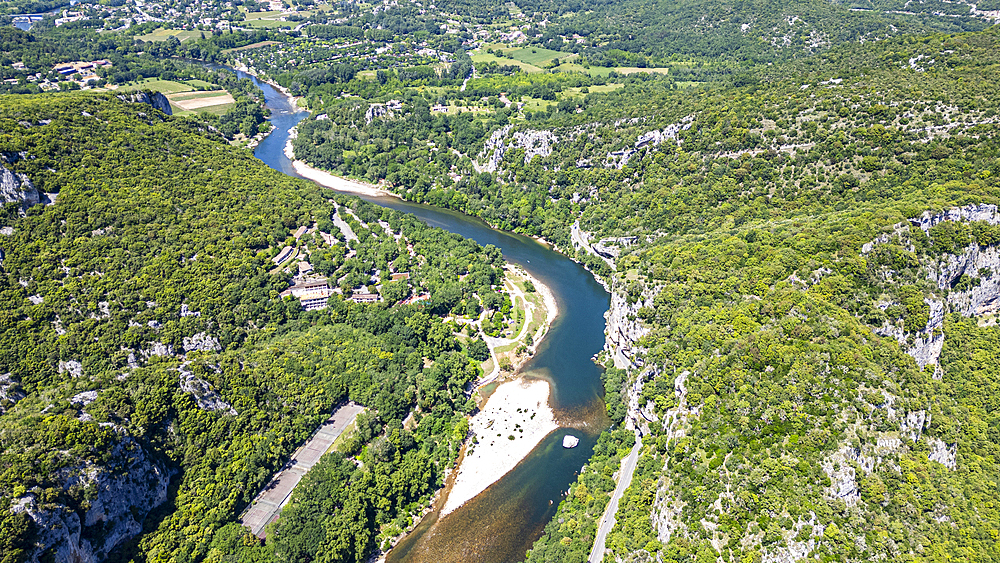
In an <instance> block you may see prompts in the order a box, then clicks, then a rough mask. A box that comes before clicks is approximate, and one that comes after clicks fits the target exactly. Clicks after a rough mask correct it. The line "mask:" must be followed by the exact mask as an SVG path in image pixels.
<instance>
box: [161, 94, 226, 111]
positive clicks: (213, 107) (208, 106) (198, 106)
mask: <svg viewBox="0 0 1000 563" xmlns="http://www.w3.org/2000/svg"><path fill="white" fill-rule="evenodd" d="M167 99H168V100H170V105H171V107H173V108H175V111H174V113H175V114H176V115H185V114H187V113H200V112H203V111H207V112H210V113H216V114H220V113H225V111H226V110H228V109H229V108H230V107H232V105H233V103H234V102H235V100H234V99H233V96H232V95H231V94H230V93H229V92H227V91H225V90H210V91H207V92H186V93H176V94H169V95H167Z"/></svg>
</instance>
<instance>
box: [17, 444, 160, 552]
mask: <svg viewBox="0 0 1000 563" xmlns="http://www.w3.org/2000/svg"><path fill="white" fill-rule="evenodd" d="M109 457H110V458H111V460H112V461H111V462H110V463H109V464H107V465H103V466H97V465H94V464H92V463H90V462H87V463H84V464H82V465H80V466H77V467H73V468H69V469H64V470H62V471H60V473H59V475H58V482H59V484H60V485H61V487H62V488H63V489H64V490H69V489H71V488H82V489H83V490H85V491H87V492H88V494H87V497H88V498H89V499H90V500H85V501H83V502H82V504H81V506H80V507H79V508H80V509H79V510H74V509H71V508H70V507H68V506H65V505H62V504H54V503H45V502H42V501H41V500H40V499H39V498H38V496H37V492H40V491H32V492H29V493H28V494H27V495H25V496H22V497H21V498H19V499H17V500H16V501H15V502H14V503H13V506H12V507H11V511H12V512H15V513H20V512H25V513H27V514H28V516H29V517H30V518H31V520H32V521H33V522H34V524H35V526H36V529H37V530H38V535H37V536H36V538H35V546H36V547H35V549H34V550H33V551H32V552H31V553H30V554H29V560H30V561H32V562H36V563H37V562H38V561H40V560H42V558H43V554H44V556H45V559H46V560H49V561H54V562H55V563H89V562H93V561H101V560H103V559H104V558H105V557H106V556H107V555H108V553H110V552H111V550H113V549H114V548H115V547H117V546H118V545H120V544H121V543H123V542H124V541H126V540H128V539H130V538H132V537H135V536H136V535H138V534H139V533H140V532H141V531H142V521H143V519H145V517H146V515H147V514H148V513H149V511H150V510H152V509H153V508H156V507H157V506H159V505H161V504H163V502H164V501H166V500H167V486H168V485H169V483H170V477H171V476H172V474H173V473H172V472H171V471H168V470H167V468H166V467H164V466H163V465H162V464H160V463H158V462H156V461H153V460H152V459H151V458H150V457H149V456H148V455H147V454H146V452H145V450H143V449H142V448H141V447H140V446H139V444H138V443H136V442H135V441H134V440H133V439H132V438H130V437H128V436H122V438H121V440H120V441H119V442H118V443H117V444H116V445H115V447H114V449H113V450H112V451H111V452H110V455H109ZM50 557H51V559H49V558H50Z"/></svg>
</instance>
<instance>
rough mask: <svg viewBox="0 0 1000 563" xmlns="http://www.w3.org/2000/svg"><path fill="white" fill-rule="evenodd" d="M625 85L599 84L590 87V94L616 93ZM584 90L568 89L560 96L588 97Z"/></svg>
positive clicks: (588, 88)
mask: <svg viewBox="0 0 1000 563" xmlns="http://www.w3.org/2000/svg"><path fill="white" fill-rule="evenodd" d="M624 86H625V85H624V84H598V85H595V86H588V87H587V90H588V93H591V94H599V93H604V92H614V91H615V90H617V89H619V88H622V87H624ZM582 90H583V88H566V89H565V90H563V91H562V93H560V94H559V96H560V97H561V98H582V97H584V96H586V94H584V93H583V91H582Z"/></svg>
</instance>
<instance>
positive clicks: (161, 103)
mask: <svg viewBox="0 0 1000 563" xmlns="http://www.w3.org/2000/svg"><path fill="white" fill-rule="evenodd" d="M118 99H119V100H121V101H123V102H129V103H133V104H149V105H150V106H152V107H153V108H154V109H158V110H160V111H162V112H163V113H165V114H167V115H173V111H172V110H171V109H170V100H168V99H167V97H166V96H164V95H163V94H161V93H159V92H132V93H131V94H119V95H118Z"/></svg>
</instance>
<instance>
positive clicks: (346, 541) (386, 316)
mask: <svg viewBox="0 0 1000 563" xmlns="http://www.w3.org/2000/svg"><path fill="white" fill-rule="evenodd" d="M0 130H2V139H3V152H2V155H3V158H4V166H5V167H6V168H7V169H8V170H11V171H13V173H15V174H25V175H26V176H27V177H29V178H31V180H32V182H33V184H34V187H35V188H36V189H37V190H39V191H42V192H48V193H50V196H49V198H50V199H53V200H55V201H56V202H57V203H56V204H54V205H44V204H38V205H35V206H31V207H27V205H25V206H23V207H22V205H21V204H19V203H17V202H14V203H10V204H7V205H6V206H5V208H4V214H3V221H2V222H3V224H4V235H3V237H2V238H0V249H2V255H3V270H2V271H3V274H2V276H0V280H2V281H0V284H2V292H3V302H4V303H5V306H4V309H3V320H2V325H0V339H2V340H3V342H4V346H3V349H4V352H3V354H2V357H0V372H2V373H4V374H5V376H4V379H3V381H4V387H3V393H4V399H3V403H2V408H3V411H4V412H3V414H2V415H0V440H2V444H3V453H2V459H3V463H2V468H3V469H2V473H0V495H2V497H3V498H2V502H4V503H10V502H13V501H16V502H19V503H21V505H23V506H27V507H28V510H27V511H24V510H22V511H18V512H9V511H6V510H5V511H2V513H0V514H2V520H0V528H2V533H0V537H3V538H4V539H3V541H4V542H5V543H4V544H3V545H4V546H5V547H4V560H5V561H23V560H26V558H27V557H29V556H32V557H33V556H36V555H38V554H37V553H34V552H33V549H32V547H31V546H32V543H33V542H41V545H42V546H43V549H45V548H46V547H48V548H50V552H49V553H50V556H51V555H54V554H55V553H56V551H57V550H60V549H63V548H64V547H65V546H64V544H62V543H59V542H60V541H61V540H60V538H59V536H58V534H55V539H53V533H52V531H51V530H43V529H39V528H38V526H36V525H35V524H34V523H33V522H35V521H36V520H38V521H47V522H48V521H49V520H44V519H45V518H54V519H56V520H61V521H64V522H67V523H66V524H64V525H65V526H72V525H73V524H72V522H73V521H74V520H73V519H74V518H76V517H77V515H79V519H78V520H75V521H76V522H77V523H78V524H77V525H79V526H80V528H79V533H80V536H79V537H80V538H83V539H86V540H88V541H89V542H90V543H91V545H92V546H93V550H94V552H95V553H96V555H97V556H98V557H105V556H111V557H113V558H132V557H135V558H137V559H138V560H173V561H200V560H204V559H205V558H206V557H208V558H209V559H213V558H215V557H217V556H218V554H226V557H227V558H229V557H234V558H236V559H233V560H255V559H261V558H263V559H272V558H274V559H276V560H288V561H299V560H301V558H302V557H307V558H308V557H312V556H313V555H314V554H315V553H316V552H317V550H318V549H331V550H332V549H338V550H342V551H338V553H340V556H339V560H348V559H350V560H357V561H361V560H363V559H364V558H365V557H366V556H367V555H368V554H369V553H370V552H371V550H372V549H373V548H374V547H376V545H377V541H379V537H380V536H379V535H380V534H381V533H382V532H383V531H384V529H385V528H386V526H387V525H389V524H391V523H392V522H394V521H396V520H397V519H400V518H402V519H404V520H406V519H407V518H408V517H409V514H410V513H411V512H413V511H416V510H418V509H419V507H420V506H421V505H422V504H425V503H426V502H427V501H428V499H429V495H430V494H431V493H433V491H434V490H435V489H436V487H437V486H438V485H439V484H440V483H441V479H442V474H443V471H444V469H445V467H447V466H448V465H450V464H451V463H452V462H453V461H454V457H455V455H456V454H457V446H458V443H459V442H460V440H461V439H462V438H463V436H460V435H459V436H456V435H455V433H454V432H453V428H454V426H455V425H456V424H457V423H458V421H459V420H461V419H463V418H464V415H465V413H466V412H468V411H469V409H470V408H472V407H474V403H472V402H471V401H470V400H469V399H468V397H467V395H466V394H465V386H466V385H467V384H468V383H469V382H470V381H471V380H473V379H475V378H476V377H478V376H479V375H480V373H481V372H480V369H479V367H478V366H479V363H478V361H475V360H472V359H470V358H469V357H468V356H467V355H466V354H465V352H464V350H463V346H462V345H461V344H460V342H459V340H458V339H456V337H455V336H454V335H453V332H454V330H456V328H457V327H454V326H453V325H451V324H447V323H443V322H442V317H443V316H445V315H447V314H450V313H451V312H452V311H453V310H456V311H459V314H465V313H466V312H467V311H468V310H469V306H470V305H469V303H470V302H475V303H478V302H479V299H480V298H481V299H482V300H483V301H485V302H487V303H490V302H494V301H495V299H492V298H490V295H496V290H495V289H494V286H496V285H498V284H499V283H500V280H501V279H502V266H503V259H502V257H501V255H500V253H499V251H497V249H495V248H486V249H484V248H482V247H479V246H478V245H476V244H475V243H474V242H471V241H468V240H465V239H462V238H460V237H458V236H457V235H451V234H448V233H445V232H444V231H440V230H438V229H433V228H430V227H428V226H426V225H424V224H423V223H421V222H419V221H418V220H416V219H415V218H412V217H410V216H406V215H403V214H400V213H397V212H392V211H389V210H385V209H382V208H377V207H374V206H371V205H368V204H365V203H363V202H361V201H359V200H357V199H352V198H346V197H342V196H333V195H332V194H330V193H323V192H321V191H320V190H319V189H318V188H316V187H314V186H312V185H311V184H308V183H306V182H302V181H298V180H293V179H290V178H288V177H286V176H284V175H281V174H279V173H277V172H274V171H272V170H270V169H268V168H266V167H265V166H264V165H263V164H261V163H260V162H259V161H256V160H255V159H253V158H252V157H251V156H250V155H249V154H247V153H244V152H242V151H240V150H239V149H233V148H230V147H228V146H227V145H226V144H225V143H224V142H222V141H221V138H220V137H218V136H217V135H216V134H213V133H210V132H209V131H208V130H207V129H206V128H205V127H204V126H203V125H201V124H200V123H199V122H197V121H195V120H191V119H179V118H169V117H166V116H164V115H162V114H160V113H159V112H157V111H155V110H152V109H151V108H150V107H149V106H146V105H142V104H129V103H125V102H122V101H121V100H119V99H118V98H116V97H114V96H111V95H93V94H63V95H56V96H36V97H25V96H17V97H6V98H3V99H0ZM335 206H341V208H342V209H344V208H345V207H346V208H350V209H351V210H352V212H353V213H354V214H355V215H356V216H357V220H355V219H352V221H353V222H354V225H355V232H356V233H359V234H362V236H358V237H356V239H352V240H350V241H347V240H346V239H345V238H344V237H343V235H342V233H340V232H339V231H338V230H337V229H336V227H335V226H334V225H333V224H332V222H331V221H330V217H331V215H332V213H333V212H334V208H335ZM25 208H26V209H25ZM24 211H26V213H25V212H24ZM358 221H361V222H364V223H367V224H373V225H375V227H374V228H375V229H379V230H381V227H379V226H378V225H377V223H378V222H384V223H385V224H386V225H388V226H390V228H392V229H394V230H396V231H397V232H398V233H399V234H400V235H401V237H402V238H400V239H399V240H396V239H394V238H393V237H385V236H382V237H376V236H375V235H373V234H367V235H364V234H363V230H364V225H363V224H361V223H359V222H358ZM311 224H316V225H319V227H320V228H321V229H325V230H328V231H332V234H334V235H335V237H334V238H335V240H334V242H333V244H332V246H331V245H326V244H320V243H319V242H317V241H315V240H310V241H307V240H305V239H303V240H301V241H299V240H296V239H295V237H294V236H292V235H291V233H292V231H294V230H295V229H296V228H297V227H298V226H301V225H311ZM387 241H391V244H386V242H387ZM283 245H293V246H295V245H301V246H302V247H303V249H305V248H306V247H307V245H308V246H311V249H310V250H312V252H311V256H312V257H314V258H315V259H316V262H317V265H319V264H320V263H322V262H325V265H324V268H326V271H327V274H328V275H329V276H331V277H333V278H336V279H347V278H349V277H350V276H352V275H353V274H354V273H355V272H364V273H365V281H366V282H367V280H368V278H369V277H370V276H376V275H377V274H378V272H379V271H380V270H381V271H382V272H383V273H384V272H386V268H388V264H389V263H393V264H394V265H395V266H398V267H400V268H403V269H405V270H409V271H410V272H411V277H410V279H409V280H408V281H404V282H401V283H404V284H406V285H408V287H407V288H405V291H406V292H409V291H413V292H429V293H431V295H432V296H433V298H432V300H431V301H430V302H428V303H427V304H425V305H421V306H396V307H393V306H392V304H393V303H394V302H395V301H394V300H386V301H383V302H381V303H376V304H368V305H364V304H355V303H351V302H350V301H344V300H343V299H341V298H340V297H336V296H335V297H333V298H331V302H330V306H329V307H328V308H327V309H325V310H322V311H310V312H305V311H303V310H302V308H301V306H300V305H299V303H298V302H297V301H296V300H292V299H290V298H289V299H285V300H282V299H281V298H280V297H279V296H278V293H279V291H281V290H283V289H285V288H286V287H287V286H288V282H289V278H290V274H287V273H284V272H278V271H275V272H274V273H270V272H271V270H272V268H273V266H274V264H273V263H272V262H271V260H270V258H271V257H272V256H274V255H275V254H277V252H278V250H279V249H280V248H281V247H282V246H283ZM408 245H409V247H410V248H413V249H415V250H416V254H414V255H412V256H411V255H410V254H407V247H408ZM345 247H346V248H347V249H348V250H351V251H352V255H353V257H350V258H348V259H346V260H344V259H343V256H344V251H345ZM338 255H339V256H340V257H341V258H340V259H338V258H337V256H338ZM460 276H461V278H460ZM397 283H398V282H397ZM403 295H405V293H404V294H403ZM498 298H499V296H498ZM476 355H478V354H476ZM192 380H194V381H197V382H200V383H201V384H203V388H202V391H201V392H198V393H195V392H193V391H192V390H191V388H190V385H189V384H190V383H191V381H192ZM205 388H207V389H208V390H209V391H207V392H205ZM18 399H21V400H18ZM347 399H351V400H354V401H356V402H358V403H360V404H362V405H365V406H366V407H367V409H368V414H366V415H365V421H366V423H365V425H364V427H363V431H359V433H358V434H357V435H356V436H355V438H354V442H353V445H352V446H351V447H350V449H351V450H352V451H350V452H349V455H352V456H357V458H358V459H357V461H360V462H362V465H361V467H360V468H359V467H358V465H356V464H355V463H354V461H355V460H351V459H349V458H347V459H345V458H344V457H341V456H340V454H331V456H329V457H328V458H324V461H323V462H322V463H321V465H320V468H321V470H320V471H316V472H314V473H310V477H309V480H310V483H313V484H314V485H315V487H316V488H315V489H308V490H305V491H304V492H302V493H301V494H300V493H298V492H297V493H296V495H297V496H296V497H295V498H294V499H293V503H292V505H291V508H290V509H289V521H293V520H294V519H295V518H304V519H308V520H309V521H310V522H311V523H312V525H313V527H311V528H302V527H298V526H294V527H293V526H287V527H286V526H284V525H281V526H279V527H278V528H277V529H276V530H275V532H274V533H273V534H272V541H270V542H269V543H268V545H267V546H263V545H262V544H260V543H259V542H258V541H257V540H256V539H255V538H253V537H252V536H251V535H249V532H247V531H246V530H245V529H243V528H242V527H241V526H240V525H238V524H236V523H234V519H235V517H236V516H237V515H238V513H239V512H240V510H241V509H242V508H243V507H244V506H246V505H247V503H248V502H249V501H250V500H251V499H252V497H253V496H254V495H255V494H256V492H257V490H258V489H259V488H260V487H261V486H262V485H263V484H264V483H266V482H267V480H268V479H269V478H270V475H271V474H272V472H273V471H274V470H275V469H276V468H278V467H280V465H281V464H282V463H283V462H284V460H286V459H287V456H288V455H289V454H290V453H291V452H292V450H294V449H295V448H296V447H297V446H298V445H299V444H300V443H301V442H302V441H303V440H304V439H305V438H306V437H308V436H309V434H310V433H311V432H312V430H313V429H314V428H315V427H316V426H317V425H318V424H319V422H320V421H321V420H323V419H324V418H325V417H327V416H328V415H329V412H330V411H331V409H332V407H333V406H334V405H335V404H337V403H338V402H340V401H343V400H347ZM410 413H413V414H414V415H415V416H414V418H413V424H411V425H410V426H408V428H409V429H408V430H403V428H402V425H401V421H402V420H403V419H404V418H406V417H407V416H408V415H409V414H410ZM136 463H138V464H140V466H141V467H145V469H144V470H140V469H137V468H136V467H137V466H135V465H133V466H132V467H133V470H134V471H144V472H145V473H146V474H147V475H150V476H151V478H152V476H153V475H159V476H160V479H161V481H162V482H161V483H160V485H159V486H160V487H161V488H162V489H164V490H163V492H162V494H164V495H165V496H166V499H165V500H167V502H166V503H164V504H162V505H159V506H158V507H157V508H154V506H153V503H150V502H146V501H144V500H142V499H139V500H135V499H130V500H129V501H126V504H127V506H125V507H124V508H123V510H124V512H123V513H118V515H117V516H114V517H113V516H111V515H108V516H106V517H100V518H98V519H97V520H96V521H92V519H90V517H88V516H87V515H88V514H90V513H91V512H92V511H94V510H101V509H99V508H97V507H100V506H104V507H105V508H104V509H103V510H106V511H109V512H111V511H110V510H109V509H108V507H109V504H108V503H110V502H111V500H110V499H109V498H107V496H106V494H107V493H105V492H102V491H103V488H104V487H107V486H109V485H108V484H107V483H108V481H109V480H110V481H111V483H112V485H110V486H112V490H113V484H114V479H115V477H113V475H114V473H113V472H114V471H117V470H118V469H116V468H121V467H123V465H122V464H126V465H124V467H128V464H136ZM344 475H349V476H351V477H350V481H351V483H352V484H351V486H350V487H346V488H344V489H337V492H336V493H335V494H334V493H333V492H332V490H331V493H330V494H331V496H330V497H315V496H311V495H315V494H317V492H318V491H320V490H326V489H325V488H329V487H333V488H338V487H341V486H342V485H343V483H342V482H341V480H340V477H342V476H344ZM387 477H391V478H389V479H388V480H387V479H386V478H387ZM141 488H142V487H141V486H140V489H141ZM154 489H155V487H154ZM318 498H322V502H321V503H320V504H319V505H316V504H315V503H316V502H318V500H317V499H318ZM334 499H335V500H334ZM151 509H152V512H151V513H150V514H149V516H148V517H145V518H144V516H146V512H148V511H150V510H151ZM129 511H131V512H129ZM29 513H30V514H33V515H35V518H34V519H31V518H28V514H29ZM347 514H350V515H351V516H350V518H349V519H347V520H344V518H345V515H347ZM39 515H42V516H39ZM60 515H62V516H60ZM115 518H119V520H116V519H115ZM39 519H41V520H39ZM120 519H124V521H125V523H126V524H128V525H129V526H139V529H144V530H145V531H146V532H147V533H146V534H145V535H143V536H141V537H140V538H138V539H137V541H136V542H133V543H131V544H128V545H126V546H125V547H124V548H120V549H119V550H118V551H115V552H111V553H108V552H107V551H105V550H104V547H102V546H105V545H106V544H105V540H106V538H108V537H109V534H110V535H114V534H119V533H121V529H120V528H121V525H122V520H120ZM81 521H82V525H80V522H81ZM46 542H49V543H46ZM113 545H114V544H113V543H109V544H108V546H109V547H108V549H110V547H111V546H113ZM332 546H342V547H337V548H334V547H332ZM237 552H239V553H237ZM241 553H242V555H241ZM227 560H228V559H227Z"/></svg>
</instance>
